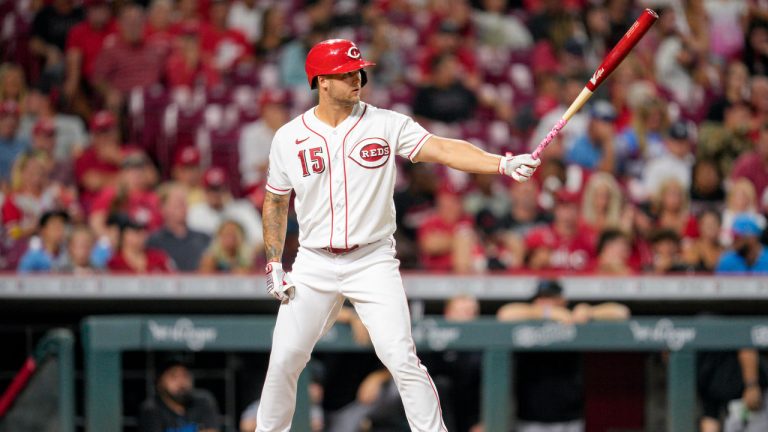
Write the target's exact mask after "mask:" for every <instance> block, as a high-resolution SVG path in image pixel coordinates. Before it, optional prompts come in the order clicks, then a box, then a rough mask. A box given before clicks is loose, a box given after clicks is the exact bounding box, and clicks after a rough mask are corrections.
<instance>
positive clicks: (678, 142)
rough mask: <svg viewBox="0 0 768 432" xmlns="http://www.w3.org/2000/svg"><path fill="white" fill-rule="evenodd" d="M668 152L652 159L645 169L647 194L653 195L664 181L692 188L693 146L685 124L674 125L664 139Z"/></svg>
mask: <svg viewBox="0 0 768 432" xmlns="http://www.w3.org/2000/svg"><path fill="white" fill-rule="evenodd" d="M664 145H665V146H666V149H667V151H666V152H665V153H664V154H662V155H660V156H658V157H655V158H653V159H651V160H650V161H649V162H648V163H647V164H646V165H645V168H644V169H643V184H644V185H645V191H646V193H647V194H653V193H655V192H656V191H657V190H659V187H660V186H661V183H663V182H664V180H666V179H668V178H670V177H671V178H675V179H677V180H678V181H679V182H680V184H681V185H682V186H683V187H684V188H685V189H686V190H688V189H689V188H690V186H691V171H692V170H693V162H694V160H695V158H694V156H693V152H692V149H693V146H692V141H691V137H690V133H689V130H688V125H687V124H686V123H685V122H682V121H678V122H675V123H672V126H670V128H669V131H667V134H666V135H665V137H664Z"/></svg>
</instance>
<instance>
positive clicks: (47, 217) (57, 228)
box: [18, 210, 69, 273]
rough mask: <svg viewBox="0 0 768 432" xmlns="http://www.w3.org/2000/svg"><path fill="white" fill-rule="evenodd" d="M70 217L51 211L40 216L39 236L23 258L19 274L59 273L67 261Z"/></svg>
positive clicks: (31, 240) (33, 240)
mask: <svg viewBox="0 0 768 432" xmlns="http://www.w3.org/2000/svg"><path fill="white" fill-rule="evenodd" d="M68 226H69V215H68V214H67V212H65V211H62V210H51V211H47V212H45V213H43V215H42V216H40V221H39V223H38V227H37V235H36V236H34V237H32V238H31V239H30V241H29V249H27V252H26V253H25V254H24V255H23V256H22V257H21V261H20V262H19V268H18V271H19V273H39V272H52V271H53V272H56V271H59V270H60V269H61V268H62V267H63V264H64V262H65V260H66V258H65V256H66V246H65V244H66V235H67V227H68Z"/></svg>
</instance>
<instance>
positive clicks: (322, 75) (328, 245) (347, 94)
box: [256, 39, 540, 432]
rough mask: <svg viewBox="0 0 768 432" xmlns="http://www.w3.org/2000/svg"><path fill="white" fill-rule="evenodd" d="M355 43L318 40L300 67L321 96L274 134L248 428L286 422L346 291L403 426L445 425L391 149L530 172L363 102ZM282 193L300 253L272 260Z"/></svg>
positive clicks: (361, 64)
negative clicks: (267, 348) (410, 296)
mask: <svg viewBox="0 0 768 432" xmlns="http://www.w3.org/2000/svg"><path fill="white" fill-rule="evenodd" d="M373 65H374V63H371V62H369V61H365V60H363V59H362V57H361V54H360V50H359V49H358V48H357V46H355V44H354V43H352V42H350V41H348V40H343V39H332V40H327V41H323V42H320V43H318V44H317V45H315V46H314V47H313V48H312V49H311V50H310V51H309V54H308V55H307V60H306V64H305V68H306V72H307V78H308V79H309V86H310V88H312V89H317V90H318V93H319V103H318V105H317V106H315V107H314V108H312V109H310V110H309V111H307V112H305V113H304V114H302V115H300V116H298V117H296V118H294V119H293V120H291V121H290V122H288V123H287V124H286V125H285V126H283V127H282V128H280V129H279V130H278V131H277V133H276V134H275V137H274V140H273V142H272V149H271V151H270V155H269V174H268V176H267V186H266V189H267V193H266V198H265V200H264V209H263V221H264V243H265V247H266V255H267V261H268V264H267V267H266V272H267V289H268V291H269V293H270V294H271V295H272V296H274V297H275V298H276V299H278V300H280V301H281V305H280V310H279V312H278V314H277V323H276V325H275V331H274V335H273V342H272V352H271V356H270V360H269V369H268V371H267V376H266V379H265V383H264V390H263V392H262V396H261V405H260V406H259V410H258V414H257V428H256V430H257V432H276V431H280V432H283V431H289V430H290V429H291V419H292V417H293V413H294V409H295V402H296V385H297V381H298V377H299V374H300V372H301V370H302V369H303V368H304V366H305V365H306V364H307V361H308V360H309V358H310V353H311V352H312V349H313V347H314V346H315V343H316V342H317V341H318V339H319V338H320V337H321V336H322V335H323V334H324V332H325V331H326V330H327V329H328V328H329V327H330V326H331V325H332V324H333V321H334V319H335V317H336V315H337V314H338V312H339V308H341V306H342V303H343V302H344V299H345V298H346V299H349V300H350V302H351V303H352V304H353V305H354V307H355V309H356V311H357V314H358V315H359V317H360V319H361V320H362V322H363V324H364V325H365V326H366V328H367V329H368V332H369V334H370V337H371V341H372V343H373V347H374V349H375V351H376V354H377V355H378V357H379V358H380V359H381V361H382V363H383V364H384V365H385V366H386V367H387V368H388V369H389V371H390V372H391V373H392V376H393V377H394V380H395V383H396V385H397V388H398V390H399V392H400V395H401V397H402V400H403V405H404V406H405V412H406V415H407V417H408V423H409V425H410V427H411V429H412V430H414V431H420V432H436V431H445V430H446V428H445V425H444V423H443V420H442V413H441V410H440V401H439V399H438V395H437V391H436V389H435V386H434V383H433V382H432V379H431V378H430V376H429V373H428V372H427V370H426V368H425V367H424V366H423V365H422V364H421V362H420V361H419V358H418V357H417V356H416V350H415V347H414V343H413V339H412V337H411V322H410V315H409V311H408V303H407V300H406V295H405V291H404V290H403V282H402V280H401V278H400V273H399V261H398V260H397V258H396V257H395V242H394V240H393V234H394V232H395V228H396V227H395V206H394V202H393V199H392V196H393V193H394V189H395V175H396V174H395V173H396V167H395V156H396V155H397V156H401V157H405V158H408V159H409V160H410V161H411V162H437V163H442V164H445V165H447V166H449V167H452V168H455V169H458V170H462V171H467V172H474V173H483V174H489V173H499V174H504V175H508V176H510V177H512V178H513V179H515V180H516V181H518V182H524V181H527V180H528V179H529V178H530V177H531V175H533V172H534V171H535V169H536V167H537V166H538V165H539V164H540V160H538V159H534V158H533V157H532V156H531V155H529V154H522V155H517V156H511V155H507V156H499V155H494V154H490V153H487V152H485V151H483V150H481V149H479V148H477V147H475V146H473V145H472V144H470V143H468V142H466V141H461V140H454V139H448V138H441V137H438V136H435V135H432V134H430V133H429V132H427V131H426V130H425V129H424V128H423V127H421V126H420V125H419V124H418V123H416V122H414V121H413V120H412V119H411V118H410V117H407V116H405V115H402V114H399V113H396V112H392V111H388V110H384V109H378V108H376V107H374V106H371V105H369V104H366V103H364V102H361V101H360V89H361V88H362V87H363V86H364V85H365V84H366V82H367V77H366V73H365V70H364V68H366V67H368V66H373ZM291 191H293V192H294V193H295V194H296V198H295V203H294V204H295V209H296V215H297V218H298V222H299V244H300V247H299V252H298V255H297V257H296V261H295V263H294V265H293V271H292V272H291V273H290V274H288V273H285V272H284V271H283V266H282V264H281V262H280V260H281V256H282V253H283V244H284V241H285V232H286V223H287V222H286V221H287V214H288V204H289V199H290V194H291Z"/></svg>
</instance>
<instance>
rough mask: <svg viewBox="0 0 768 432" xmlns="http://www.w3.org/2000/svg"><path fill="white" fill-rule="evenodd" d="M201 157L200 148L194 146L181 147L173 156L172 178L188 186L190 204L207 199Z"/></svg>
mask: <svg viewBox="0 0 768 432" xmlns="http://www.w3.org/2000/svg"><path fill="white" fill-rule="evenodd" d="M200 159H201V157H200V150H198V148H197V147H193V146H189V147H184V148H182V149H179V150H178V151H177V152H176V155H175V156H174V158H173V168H171V179H172V180H173V181H175V182H177V183H180V184H182V185H184V186H185V187H186V188H187V193H188V197H187V198H188V203H189V205H193V204H197V203H200V202H203V201H205V190H204V189H203V169H202V167H201V165H200Z"/></svg>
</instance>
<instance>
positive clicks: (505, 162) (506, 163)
mask: <svg viewBox="0 0 768 432" xmlns="http://www.w3.org/2000/svg"><path fill="white" fill-rule="evenodd" d="M539 165H541V159H534V157H533V156H531V155H530V154H528V153H525V154H520V155H517V156H512V155H511V154H507V155H506V156H504V157H503V158H502V159H501V162H500V163H499V170H500V171H501V172H502V173H503V174H504V175H507V176H510V177H512V178H513V179H515V180H516V181H517V182H519V183H523V182H526V181H528V180H530V178H531V176H532V175H533V173H534V172H536V168H537V167H538V166H539Z"/></svg>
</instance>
